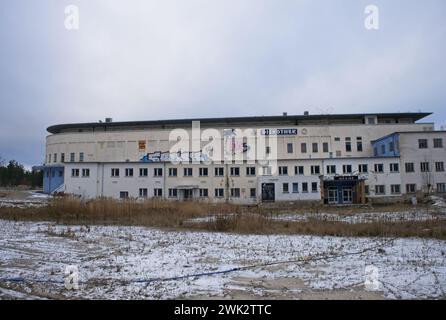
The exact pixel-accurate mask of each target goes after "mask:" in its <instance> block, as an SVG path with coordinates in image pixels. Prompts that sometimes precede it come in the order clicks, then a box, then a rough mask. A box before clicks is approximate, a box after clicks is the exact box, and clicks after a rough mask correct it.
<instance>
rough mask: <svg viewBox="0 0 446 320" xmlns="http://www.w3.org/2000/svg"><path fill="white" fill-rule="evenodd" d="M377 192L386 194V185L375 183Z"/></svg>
mask: <svg viewBox="0 0 446 320" xmlns="http://www.w3.org/2000/svg"><path fill="white" fill-rule="evenodd" d="M375 194H386V186H384V185H375Z"/></svg>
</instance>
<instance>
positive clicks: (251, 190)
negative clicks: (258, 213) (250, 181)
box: [249, 188, 257, 198]
mask: <svg viewBox="0 0 446 320" xmlns="http://www.w3.org/2000/svg"><path fill="white" fill-rule="evenodd" d="M256 193H257V192H256V188H250V189H249V196H250V197H251V198H256V197H257V195H256Z"/></svg>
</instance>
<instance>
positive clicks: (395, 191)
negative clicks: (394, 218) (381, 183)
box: [390, 184, 401, 194]
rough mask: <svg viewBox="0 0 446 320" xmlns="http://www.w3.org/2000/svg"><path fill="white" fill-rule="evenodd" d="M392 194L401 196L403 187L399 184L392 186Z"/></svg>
mask: <svg viewBox="0 0 446 320" xmlns="http://www.w3.org/2000/svg"><path fill="white" fill-rule="evenodd" d="M390 192H391V193H392V194H400V193H401V186H400V185H399V184H392V185H390Z"/></svg>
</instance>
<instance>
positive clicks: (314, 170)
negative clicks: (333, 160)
mask: <svg viewBox="0 0 446 320" xmlns="http://www.w3.org/2000/svg"><path fill="white" fill-rule="evenodd" d="M311 174H321V167H320V166H311Z"/></svg>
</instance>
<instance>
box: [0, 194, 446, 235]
mask: <svg viewBox="0 0 446 320" xmlns="http://www.w3.org/2000/svg"><path fill="white" fill-rule="evenodd" d="M294 209H296V210H295V211H300V210H306V212H310V213H315V216H314V218H309V219H308V220H306V221H282V220H275V219H272V216H273V214H275V213H279V212H283V208H272V207H270V208H268V207H259V206H239V205H233V204H211V203H199V202H172V201H165V200H164V201H163V200H147V201H143V202H139V201H132V200H128V201H119V200H113V199H105V198H104V199H97V200H90V201H82V200H80V199H78V198H71V197H64V198H55V199H53V200H52V201H50V203H49V205H48V206H45V207H40V208H0V219H8V220H21V221H27V220H30V221H54V222H56V223H61V224H68V225H69V224H78V225H89V224H102V225H134V226H146V227H161V228H181V229H194V230H208V231H222V232H236V233H255V234H305V235H322V236H325V235H326V236H328V235H329V236H367V237H373V236H380V237H381V236H385V237H429V238H438V239H446V220H445V219H434V220H427V221H403V222H389V221H378V222H370V223H355V224H353V223H345V222H340V221H325V220H323V219H319V218H318V215H317V213H319V212H320V211H321V207H316V206H311V207H308V208H306V209H302V208H300V209H299V210H298V208H294ZM326 209H328V210H333V209H331V208H326V207H324V211H326ZM292 210H293V208H290V207H288V209H287V212H290V211H292ZM354 210H355V209H354V208H349V209H348V210H347V212H344V211H343V213H342V214H347V215H348V214H349V213H353V212H354ZM356 210H361V209H360V208H359V209H356ZM381 210H385V211H393V210H396V208H393V207H390V208H385V209H383V208H381ZM420 210H422V209H420ZM368 211H370V208H369V210H368ZM356 212H358V211H356ZM196 218H202V219H201V220H198V221H197V220H196V221H193V219H196Z"/></svg>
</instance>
